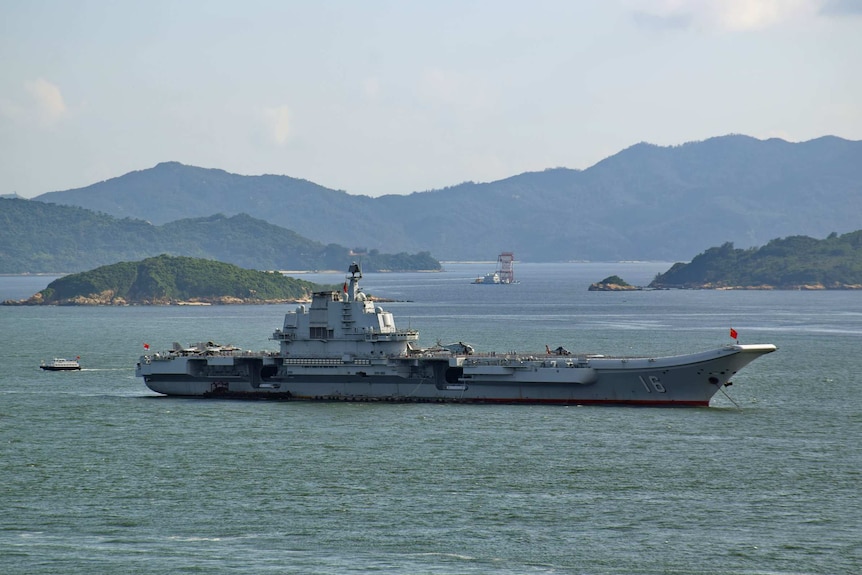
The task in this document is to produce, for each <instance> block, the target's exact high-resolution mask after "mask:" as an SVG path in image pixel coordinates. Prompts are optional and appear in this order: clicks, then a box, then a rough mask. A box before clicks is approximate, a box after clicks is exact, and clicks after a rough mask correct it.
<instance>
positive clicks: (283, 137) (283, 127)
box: [264, 106, 291, 146]
mask: <svg viewBox="0 0 862 575" xmlns="http://www.w3.org/2000/svg"><path fill="white" fill-rule="evenodd" d="M290 115H291V114H290V110H289V109H288V107H287V106H279V107H277V108H267V109H266V110H265V111H264V116H265V118H266V122H267V127H268V129H269V133H270V137H271V138H272V141H273V142H275V143H276V144H278V145H279V146H283V145H285V144H286V143H287V141H288V140H289V139H290V135H291V132H290V127H291V122H290Z"/></svg>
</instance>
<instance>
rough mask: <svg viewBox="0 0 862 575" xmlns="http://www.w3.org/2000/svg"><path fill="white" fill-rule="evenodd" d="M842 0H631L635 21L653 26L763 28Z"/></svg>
mask: <svg viewBox="0 0 862 575" xmlns="http://www.w3.org/2000/svg"><path fill="white" fill-rule="evenodd" d="M826 2H830V3H838V0H628V1H627V2H626V4H627V5H628V6H629V8H630V9H631V10H632V13H633V16H634V19H635V22H636V23H638V24H640V25H644V26H649V27H654V28H656V27H662V28H688V27H696V28H704V29H715V30H720V31H725V32H741V31H750V30H761V29H764V28H769V27H772V26H776V25H779V24H782V23H784V22H787V21H790V20H794V19H803V18H807V17H811V16H813V15H816V14H817V13H818V12H820V11H821V9H822V8H823V6H824V4H825V3H826Z"/></svg>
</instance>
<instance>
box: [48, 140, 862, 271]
mask: <svg viewBox="0 0 862 575" xmlns="http://www.w3.org/2000/svg"><path fill="white" fill-rule="evenodd" d="M36 199H37V200H40V201H46V202H55V203H61V204H69V205H76V206H82V207H86V208H89V209H93V210H98V211H102V212H105V213H108V214H112V215H115V216H117V217H134V218H140V219H144V220H148V221H151V222H153V223H154V224H162V223H166V222H171V221H174V220H177V219H181V218H197V217H205V216H210V215H212V214H215V213H222V214H226V215H228V216H230V215H235V214H239V213H247V214H249V215H251V216H252V217H255V218H260V219H263V220H266V221H268V222H270V223H273V224H275V225H278V226H281V227H283V228H287V229H290V230H293V231H295V232H296V233H298V234H300V235H302V236H304V237H307V238H310V239H313V240H316V241H319V242H322V243H324V244H329V243H337V244H340V245H345V246H365V247H367V248H369V249H378V250H380V251H384V252H394V251H398V252H400V251H406V252H417V251H429V252H431V253H433V254H434V256H435V257H437V258H439V259H444V260H445V259H493V258H494V257H495V256H496V255H497V254H498V253H499V252H500V251H513V252H515V254H516V257H518V259H521V260H526V261H566V260H578V259H591V260H625V259H643V260H663V261H679V260H689V259H691V258H692V257H694V256H695V255H696V254H697V253H699V252H701V251H703V250H704V249H706V248H708V247H709V246H714V245H721V244H723V243H725V242H727V241H733V242H735V244H736V245H739V246H741V247H749V246H755V245H762V244H765V243H767V242H768V241H769V240H771V239H774V238H777V237H785V236H790V235H808V236H814V237H823V236H826V235H828V234H829V233H832V232H838V233H845V232H850V231H853V230H856V229H858V227H859V219H858V214H860V213H862V142H859V141H849V140H844V139H841V138H837V137H834V136H826V137H822V138H818V139H815V140H810V141H807V142H801V143H790V142H786V141H784V140H779V139H770V140H758V139H755V138H751V137H748V136H742V135H730V136H721V137H716V138H711V139H708V140H704V141H701V142H692V143H687V144H682V145H679V146H670V147H661V146H656V145H652V144H646V143H641V144H636V145H634V146H631V147H629V148H627V149H625V150H622V151H621V152H619V153H617V154H615V155H613V156H611V157H609V158H606V159H605V160H602V161H601V162H599V163H597V164H596V165H594V166H592V167H590V168H588V169H586V170H571V169H567V168H555V169H549V170H545V171H543V172H533V173H524V174H520V175H516V176H512V177H510V178H506V179H504V180H499V181H496V182H490V183H473V182H465V183H462V184H458V185H456V186H452V187H447V188H444V189H441V190H432V191H426V192H416V193H413V194H410V195H406V196H399V195H387V196H381V197H378V198H371V197H368V196H358V195H350V194H348V193H346V192H344V191H337V190H331V189H328V188H325V187H323V186H319V185H317V184H314V183H313V182H309V181H307V180H301V179H296V178H291V177H288V176H274V175H264V176H240V175H236V174H230V173H228V172H225V171H223V170H217V169H205V168H197V167H192V166H184V165H182V164H179V163H176V162H167V163H162V164H158V165H157V166H155V167H154V168H151V169H148V170H141V171H137V172H132V173H129V174H126V175H124V176H120V177H118V178H113V179H111V180H106V181H104V182H99V183H97V184H93V185H91V186H87V187H85V188H79V189H75V190H67V191H61V192H50V193H47V194H43V195H41V196H38V197H37V198H36Z"/></svg>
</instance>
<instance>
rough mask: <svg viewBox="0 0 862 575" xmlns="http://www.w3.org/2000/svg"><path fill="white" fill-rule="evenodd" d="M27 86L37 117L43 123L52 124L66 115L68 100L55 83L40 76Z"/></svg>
mask: <svg viewBox="0 0 862 575" xmlns="http://www.w3.org/2000/svg"><path fill="white" fill-rule="evenodd" d="M26 88H27V92H28V93H29V94H30V97H31V98H32V104H33V108H34V111H35V114H36V118H37V119H38V121H39V122H40V123H41V124H42V125H45V126H51V125H53V124H55V123H57V122H58V121H59V120H60V119H61V118H62V117H63V116H65V115H66V102H65V101H64V100H63V94H62V93H61V92H60V88H58V87H57V86H56V85H55V84H52V83H51V82H49V81H47V80H44V79H42V78H39V79H38V80H36V81H35V82H30V83H28V84H27V85H26Z"/></svg>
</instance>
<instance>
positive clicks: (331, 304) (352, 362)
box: [136, 264, 776, 406]
mask: <svg viewBox="0 0 862 575" xmlns="http://www.w3.org/2000/svg"><path fill="white" fill-rule="evenodd" d="M351 274H352V275H351V276H348V279H349V284H348V282H345V284H344V290H343V293H338V292H320V293H316V294H314V299H313V300H312V303H311V306H310V309H307V308H306V307H305V306H300V307H299V308H297V310H296V311H295V312H289V313H288V314H287V315H286V316H285V320H284V325H283V327H282V328H280V329H278V330H276V331H275V333H274V334H273V336H272V339H274V340H276V341H279V343H280V350H279V351H266V352H249V351H242V350H239V349H237V348H234V347H227V348H225V347H221V346H216V345H215V344H211V342H210V344H208V345H203V344H198V345H195V346H192V347H189V348H181V347H180V346H179V344H174V349H172V350H170V351H168V352H160V353H154V354H147V355H144V356H142V357H141V358H140V360H139V362H138V364H137V367H136V373H137V375H138V376H139V377H142V378H143V380H144V382H145V384H146V385H147V387H149V388H150V389H151V390H153V391H155V392H157V393H161V394H164V395H172V396H186V397H213V398H248V399H252V398H264V399H289V400H318V401H381V402H441V403H442V402H449V403H501V404H562V405H582V404H623V405H654V406H708V405H709V402H710V400H711V399H712V397H713V396H714V395H715V394H716V393H717V392H718V391H719V390H720V389H721V388H722V386H725V385H729V384H730V383H731V379H732V378H733V376H735V375H736V373H737V372H738V371H739V370H740V369H742V368H743V367H745V366H746V365H748V364H749V363H750V362H752V361H753V360H755V359H757V358H758V357H760V356H761V355H764V354H768V353H771V352H773V351H775V350H776V347H775V346H774V345H772V344H748V345H741V344H732V345H727V346H723V347H720V348H717V349H713V350H710V351H703V352H697V353H690V354H685V355H676V356H670V357H607V356H603V355H595V354H581V355H577V354H576V355H571V354H569V353H568V352H565V351H562V352H560V353H554V352H551V351H550V350H549V349H548V350H547V352H548V353H544V354H520V353H519V354H514V353H512V354H503V355H500V354H495V353H485V354H479V353H475V352H474V351H473V348H472V347H471V346H469V345H466V344H463V343H460V342H459V343H458V344H452V345H450V346H438V347H436V348H433V349H420V348H416V347H415V346H414V344H413V342H414V341H416V340H417V339H418V332H416V331H414V330H400V329H398V328H396V327H395V322H394V319H393V318H392V314H391V313H389V312H385V311H383V310H382V309H381V308H379V307H375V306H374V305H373V304H372V303H371V302H370V301H368V300H367V298H365V297H364V294H362V293H361V291H360V290H359V288H358V280H359V278H361V273H360V272H359V269H358V266H355V264H354V266H351ZM560 349H562V348H560Z"/></svg>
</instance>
